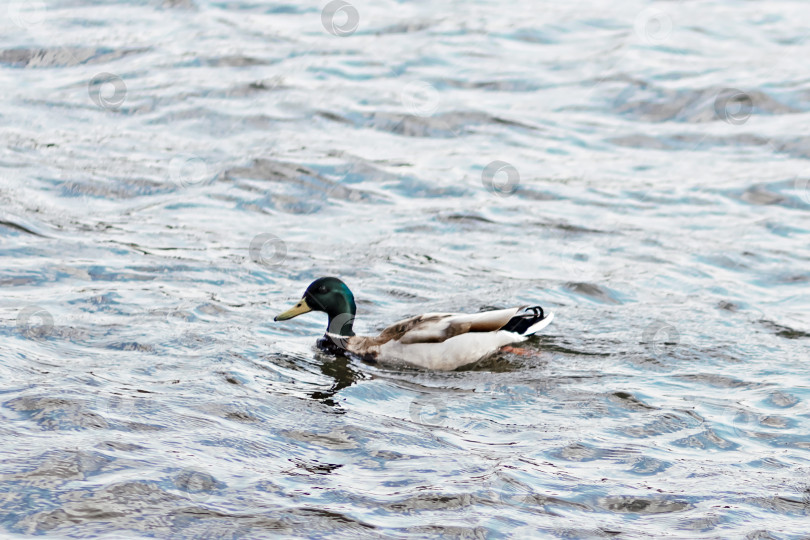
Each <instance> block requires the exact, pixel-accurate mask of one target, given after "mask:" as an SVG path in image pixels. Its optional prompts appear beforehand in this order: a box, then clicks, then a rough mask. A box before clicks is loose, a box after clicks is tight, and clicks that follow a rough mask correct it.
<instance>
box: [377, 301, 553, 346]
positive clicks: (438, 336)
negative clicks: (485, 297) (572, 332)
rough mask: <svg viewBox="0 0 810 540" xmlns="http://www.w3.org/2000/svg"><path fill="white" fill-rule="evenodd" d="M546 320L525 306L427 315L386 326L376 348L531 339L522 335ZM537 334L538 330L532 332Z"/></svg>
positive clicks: (539, 312) (540, 314)
mask: <svg viewBox="0 0 810 540" xmlns="http://www.w3.org/2000/svg"><path fill="white" fill-rule="evenodd" d="M546 318H548V317H545V315H544V313H543V310H542V309H541V308H539V307H526V306H521V307H514V308H509V309H499V310H495V311H483V312H481V313H470V314H466V313H426V314H424V315H417V316H416V317H411V318H410V319H405V320H404V321H399V322H398V323H395V324H393V325H391V326H389V327H388V328H386V329H385V330H383V331H382V332H381V333H380V335H379V337H378V338H377V343H378V344H379V345H382V344H384V343H387V342H388V341H398V342H400V343H402V344H403V345H408V344H414V343H442V342H444V341H446V340H448V339H450V338H452V337H455V336H458V335H461V334H466V333H469V332H497V331H499V330H504V331H507V332H513V333H515V334H518V335H521V336H527V335H530V334H528V333H525V332H526V331H527V330H529V329H530V328H531V327H532V326H534V325H535V323H538V322H540V321H543V320H544V319H546ZM548 322H551V321H548ZM538 330H539V328H538V329H537V330H534V331H535V332H536V331H538ZM532 333H533V332H532Z"/></svg>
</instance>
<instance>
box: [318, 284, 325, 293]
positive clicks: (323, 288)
mask: <svg viewBox="0 0 810 540" xmlns="http://www.w3.org/2000/svg"><path fill="white" fill-rule="evenodd" d="M318 294H326V285H321V286H320V287H318Z"/></svg>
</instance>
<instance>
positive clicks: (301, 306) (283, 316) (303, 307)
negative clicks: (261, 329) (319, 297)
mask: <svg viewBox="0 0 810 540" xmlns="http://www.w3.org/2000/svg"><path fill="white" fill-rule="evenodd" d="M310 311H312V308H311V307H309V306H308V305H307V301H306V299H304V298H302V299H301V301H300V302H298V303H297V304H295V305H294V306H293V307H291V308H290V309H288V310H287V311H285V312H284V313H279V314H278V315H276V318H275V319H273V320H274V321H286V320H287V319H292V318H293V317H298V316H299V315H301V314H302V313H309V312H310Z"/></svg>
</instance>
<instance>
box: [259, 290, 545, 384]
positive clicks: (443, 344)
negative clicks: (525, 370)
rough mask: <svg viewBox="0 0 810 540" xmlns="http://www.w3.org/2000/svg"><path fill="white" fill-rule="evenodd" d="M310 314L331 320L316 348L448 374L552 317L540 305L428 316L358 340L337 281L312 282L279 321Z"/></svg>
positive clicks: (351, 306) (351, 308)
mask: <svg viewBox="0 0 810 540" xmlns="http://www.w3.org/2000/svg"><path fill="white" fill-rule="evenodd" d="M310 311H323V312H325V313H326V314H327V315H328V316H329V323H328V325H327V327H326V334H325V335H324V337H323V338H321V339H319V340H318V342H317V344H318V347H319V348H321V349H323V350H327V351H329V352H333V353H344V354H346V353H348V355H349V356H351V355H355V356H358V357H360V358H362V359H363V360H368V361H377V362H380V363H381V364H384V363H405V364H410V365H413V366H417V367H421V368H426V369H441V370H450V369H455V368H457V367H460V366H463V365H465V364H470V363H472V362H475V361H477V360H480V359H481V358H484V357H485V356H487V355H489V354H491V353H493V352H495V351H497V350H498V349H500V348H501V347H503V346H505V345H509V344H511V343H517V342H520V341H523V340H525V339H527V338H528V337H529V336H531V335H533V334H535V333H537V332H539V331H540V330H542V329H543V328H545V327H546V326H548V325H549V323H551V320H552V319H553V318H554V314H553V313H545V312H544V311H543V308H541V307H540V306H520V307H513V308H509V309H499V310H495V311H483V312H481V313H471V314H461V313H425V314H424V315H417V316H415V317H411V318H410V319H405V320H403V321H399V322H397V323H394V324H393V325H391V326H389V327H388V328H386V329H385V330H383V331H382V332H381V333H380V335H379V336H377V337H363V336H356V335H355V334H354V331H353V330H352V326H353V324H354V316H355V313H356V312H357V307H356V306H355V303H354V295H353V294H352V291H350V290H349V288H348V287H347V286H346V284H345V283H343V282H342V281H341V280H339V279H338V278H334V277H322V278H318V279H316V280H315V281H313V282H312V284H311V285H310V286H309V287H307V290H306V291H305V292H304V297H303V298H301V300H300V301H299V302H298V303H297V304H295V305H294V306H293V307H292V308H290V309H288V310H287V311H285V312H284V313H281V314H279V315H277V316H276V318H275V319H274V320H276V321H286V320H288V319H292V318H293V317H297V316H298V315H301V314H303V313H308V312H310Z"/></svg>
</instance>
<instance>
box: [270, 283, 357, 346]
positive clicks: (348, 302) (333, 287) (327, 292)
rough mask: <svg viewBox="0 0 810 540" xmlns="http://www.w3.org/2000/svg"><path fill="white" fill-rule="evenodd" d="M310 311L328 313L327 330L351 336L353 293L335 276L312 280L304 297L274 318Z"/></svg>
mask: <svg viewBox="0 0 810 540" xmlns="http://www.w3.org/2000/svg"><path fill="white" fill-rule="evenodd" d="M310 311H323V312H324V313H326V314H327V315H329V326H328V327H327V332H329V333H332V334H339V335H342V336H353V335H354V332H353V331H352V323H353V322H354V315H355V313H357V306H355V304H354V295H353V294H352V291H350V290H349V288H348V287H347V286H346V284H345V283H343V282H342V281H340V280H339V279H338V278H335V277H322V278H318V279H316V280H315V281H313V282H312V283H311V284H310V285H309V287H307V290H306V291H304V297H303V298H301V300H300V301H299V302H298V303H297V304H295V305H294V306H293V307H292V308H290V309H288V310H287V311H285V312H284V313H279V314H278V315H276V318H275V319H274V320H276V321H286V320H288V319H292V318H293V317H297V316H298V315H301V314H302V313H308V312H310Z"/></svg>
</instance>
